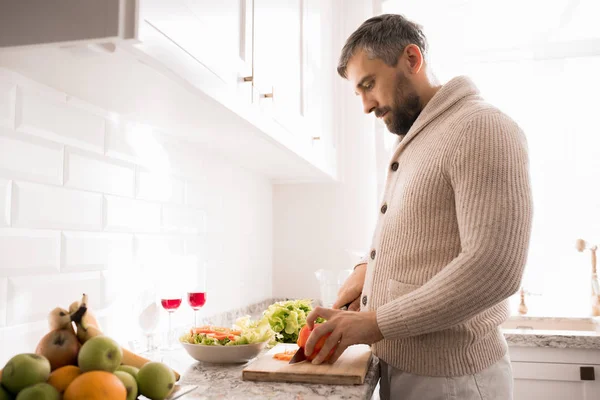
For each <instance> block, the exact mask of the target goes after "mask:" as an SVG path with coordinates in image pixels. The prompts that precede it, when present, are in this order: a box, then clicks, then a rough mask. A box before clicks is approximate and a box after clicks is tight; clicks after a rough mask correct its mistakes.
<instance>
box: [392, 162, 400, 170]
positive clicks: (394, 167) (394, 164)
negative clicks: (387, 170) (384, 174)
mask: <svg viewBox="0 0 600 400" xmlns="http://www.w3.org/2000/svg"><path fill="white" fill-rule="evenodd" d="M398 165H399V164H398V162H397V161H394V162H393V163H392V171H398Z"/></svg>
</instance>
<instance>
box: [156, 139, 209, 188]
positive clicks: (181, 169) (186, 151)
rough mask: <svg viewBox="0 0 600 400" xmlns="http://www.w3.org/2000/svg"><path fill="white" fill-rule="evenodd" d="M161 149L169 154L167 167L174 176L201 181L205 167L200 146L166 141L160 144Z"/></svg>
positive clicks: (175, 140)
mask: <svg viewBox="0 0 600 400" xmlns="http://www.w3.org/2000/svg"><path fill="white" fill-rule="evenodd" d="M162 148H163V149H165V150H166V151H167V152H168V154H169V158H168V160H169V167H170V170H171V172H172V173H173V174H174V175H177V176H181V177H184V178H187V179H190V180H198V179H203V176H204V173H205V172H204V170H205V168H206V167H205V164H204V163H203V154H202V153H201V145H197V144H192V143H182V142H181V141H179V140H177V139H168V140H164V141H163V142H162Z"/></svg>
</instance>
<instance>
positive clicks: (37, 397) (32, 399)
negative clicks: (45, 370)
mask: <svg viewBox="0 0 600 400" xmlns="http://www.w3.org/2000/svg"><path fill="white" fill-rule="evenodd" d="M16 400H60V393H58V390H56V389H55V388H54V387H53V386H51V385H49V384H47V383H37V384H35V385H33V386H29V387H26V388H25V389H23V390H21V391H20V392H19V394H18V395H17V398H16Z"/></svg>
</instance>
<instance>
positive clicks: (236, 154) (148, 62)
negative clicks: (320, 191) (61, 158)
mask: <svg viewBox="0 0 600 400" xmlns="http://www.w3.org/2000/svg"><path fill="white" fill-rule="evenodd" d="M4 3H8V2H4ZM4 3H3V4H2V5H0V7H1V8H0V44H1V45H0V47H4V50H6V51H5V52H3V53H2V57H3V60H4V62H5V63H6V65H10V64H12V65H16V66H19V67H20V68H22V71H23V72H25V71H26V70H27V69H33V70H34V73H32V74H31V75H32V76H37V77H39V79H41V81H40V82H41V83H45V82H47V83H50V82H52V83H53V85H54V86H56V87H59V88H60V87H62V88H65V89H67V88H68V89H69V91H71V92H73V91H74V92H79V91H80V90H79V89H78V88H77V85H75V83H71V82H70V81H69V79H70V75H72V74H71V73H70V72H69V70H68V68H61V66H62V65H70V66H71V65H74V63H73V62H72V61H71V60H70V58H72V57H76V58H77V61H76V63H77V64H78V65H79V66H78V70H77V74H78V75H84V76H85V78H83V79H85V81H86V82H97V83H98V85H100V82H102V81H104V80H105V79H109V80H113V81H114V80H119V79H123V80H124V81H123V82H122V83H121V86H122V87H123V88H124V89H125V88H129V87H130V86H131V88H130V89H131V90H137V89H136V87H135V86H136V84H134V83H132V82H126V81H125V80H127V78H125V77H126V76H127V73H129V72H130V71H129V70H130V69H131V70H133V69H135V68H133V66H132V64H133V63H136V64H137V61H139V62H141V64H143V65H145V66H148V67H150V68H152V69H153V70H154V71H157V72H159V73H160V74H161V75H162V76H165V77H168V78H169V79H170V80H171V82H172V83H173V84H175V85H178V86H180V87H183V88H185V89H186V90H188V91H189V92H191V93H194V94H195V95H196V96H197V98H198V100H199V102H200V103H202V104H203V105H202V106H201V107H197V108H195V109H194V108H193V107H191V106H186V107H181V106H177V107H176V108H177V110H178V112H179V113H187V114H188V115H189V114H190V113H192V114H198V115H202V114H206V113H210V114H211V118H208V117H207V118H204V121H206V124H205V125H204V126H200V125H198V126H197V127H196V130H197V131H198V132H199V133H198V139H199V140H201V141H203V142H207V143H209V144H210V145H212V146H213V147H216V148H220V149H223V148H225V149H227V152H228V154H227V155H228V156H229V157H231V158H235V159H237V160H242V159H243V160H244V161H243V162H244V163H248V164H249V165H252V166H256V165H261V167H260V168H261V169H266V170H268V171H270V170H274V169H277V170H279V171H284V170H286V169H289V171H290V173H287V172H286V173H281V174H279V176H281V179H278V180H277V181H278V182H293V181H302V182H310V181H331V180H332V179H336V178H338V176H337V162H336V161H337V160H336V154H335V140H334V135H333V127H334V126H333V118H334V116H333V80H332V78H333V77H334V76H335V69H334V67H333V65H334V62H333V61H332V60H333V58H334V57H335V56H334V51H333V39H332V37H333V34H334V32H333V28H332V27H333V26H334V22H333V20H332V17H333V15H334V12H333V11H332V9H333V7H334V6H333V3H334V2H330V1H320V0H222V1H218V2H215V1H211V0H171V1H163V0H102V1H100V0H89V1H86V2H85V7H84V6H81V5H80V3H83V2H80V1H74V0H46V1H45V2H42V1H41V0H36V1H34V0H24V1H21V2H11V5H4ZM17 3H18V4H17ZM38 3H39V4H38ZM90 13H92V14H90ZM92 15H93V18H92ZM336 18H337V17H336ZM17 20H19V21H20V25H19V24H16V23H15V21H17ZM92 20H93V21H92ZM34 26H35V27H36V28H35V29H34ZM29 31H30V32H29ZM92 43H95V44H97V45H100V46H101V49H102V50H104V51H102V52H100V54H101V55H98V54H97V52H91V53H94V54H90V47H92V48H94V47H96V50H97V49H98V48H97V46H90V44H92ZM65 44H68V45H67V46H65ZM35 45H38V46H39V45H44V46H43V47H44V49H38V48H37V46H35ZM21 46H31V47H30V48H29V49H26V50H25V52H22V51H20V49H19V51H12V50H14V49H13V47H21ZM0 50H2V48H0ZM35 51H37V52H38V53H37V54H36V53H34V52H35ZM43 51H46V52H48V54H50V55H51V58H52V59H53V60H55V63H54V65H51V64H48V65H44V66H42V64H39V63H37V62H36V61H34V60H38V59H40V58H45V59H49V58H48V54H46V53H44V54H43V55H42V52H43ZM88 56H89V58H88V59H87V60H86V59H85V58H86V57H88ZM93 57H102V58H103V60H105V61H106V62H107V63H108V64H110V65H111V70H113V69H114V74H113V76H112V77H110V78H109V77H108V76H104V74H103V73H102V69H99V68H98V67H97V63H94V60H93ZM109 58H112V60H113V62H112V63H111V61H110V60H109ZM86 62H89V63H90V65H86ZM128 65H129V67H131V68H128ZM113 67H114V68H113ZM38 68H39V69H41V68H49V69H51V70H54V71H56V72H55V73H54V74H52V73H50V72H48V73H44V72H40V71H37V70H36V69H38ZM118 69H122V70H123V72H124V73H123V74H121V73H119V72H117V70H118ZM17 70H18V68H17ZM61 74H62V75H61ZM99 74H100V76H99ZM59 75H60V76H59ZM63 75H64V76H63ZM121 77H122V78H121ZM130 81H131V80H130ZM163 86H164V85H163ZM73 89H75V90H73ZM170 93H171V92H170ZM167 97H168V96H167ZM180 97H181V96H180ZM82 98H83V99H85V100H86V101H89V102H91V103H92V104H95V103H102V102H104V101H105V100H106V99H105V98H104V96H103V95H102V94H95V93H93V92H92V91H89V93H88V92H86V95H84V96H82ZM145 100H146V99H144V101H145ZM150 100H151V99H148V101H150ZM181 101H184V100H183V99H182V100H181ZM170 103H172V104H173V107H175V103H178V101H173V100H170ZM192 103H193V102H190V101H189V100H188V101H186V104H187V105H191V104H192ZM124 108H126V107H124ZM213 108H215V109H214V110H213ZM217 109H218V110H217ZM190 110H192V111H190ZM211 110H212V111H211ZM115 111H118V110H115ZM165 113H167V110H165ZM223 115H227V117H223ZM217 116H218V117H217ZM213 117H214V118H213ZM167 119H168V118H167V117H161V116H160V115H157V116H152V117H145V118H144V119H143V120H142V121H143V122H145V123H148V124H151V125H152V124H156V121H157V120H158V121H159V122H160V123H159V124H157V127H158V128H160V129H164V130H169V128H168V127H166V126H163V125H168V123H167V121H166V120H167ZM177 119H178V120H181V119H182V118H181V117H178V118H177ZM183 119H189V120H198V119H200V120H202V118H201V117H198V116H193V117H189V118H183ZM215 119H218V121H216V120H215ZM208 121H212V123H209V122H208ZM174 125H177V121H175V123H174ZM216 127H220V128H216ZM187 128H188V126H187V125H186V132H180V131H178V132H177V133H178V134H181V135H187V134H188V133H187ZM189 128H190V130H194V127H189ZM206 131H210V135H212V136H211V137H208V136H209V134H207V133H206ZM223 131H227V134H228V135H229V136H228V140H230V141H231V142H234V143H235V146H233V147H232V146H228V145H225V144H224V140H223V139H224V136H225V135H223ZM234 138H235V139H234ZM269 147H270V148H271V149H273V151H271V152H264V149H265V148H269ZM258 149H261V150H260V151H259V150H258ZM240 153H243V154H241V155H240ZM282 163H283V164H285V165H286V166H285V167H281V165H282ZM292 171H298V173H295V172H292ZM275 175H277V174H275Z"/></svg>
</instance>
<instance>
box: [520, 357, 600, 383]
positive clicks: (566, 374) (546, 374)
mask: <svg viewBox="0 0 600 400" xmlns="http://www.w3.org/2000/svg"><path fill="white" fill-rule="evenodd" d="M512 368H513V377H514V379H530V380H546V381H568V382H579V381H585V380H594V379H590V374H591V369H593V375H594V377H595V380H598V381H600V375H599V374H600V365H589V364H588V365H585V364H581V365H578V364H550V363H528V362H513V363H512ZM582 368H583V371H582Z"/></svg>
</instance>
